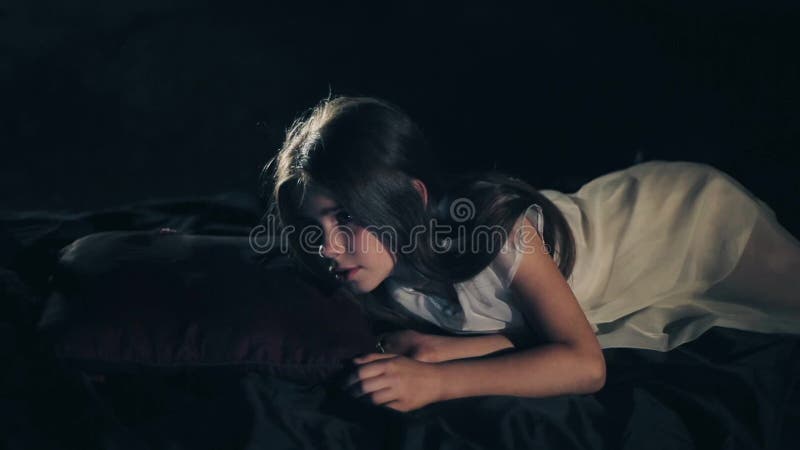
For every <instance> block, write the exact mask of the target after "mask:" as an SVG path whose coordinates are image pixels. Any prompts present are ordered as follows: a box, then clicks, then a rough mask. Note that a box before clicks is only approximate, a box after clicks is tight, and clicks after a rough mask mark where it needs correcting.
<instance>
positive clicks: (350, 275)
mask: <svg viewBox="0 0 800 450" xmlns="http://www.w3.org/2000/svg"><path fill="white" fill-rule="evenodd" d="M359 270H361V268H360V267H353V268H352V269H349V270H343V271H342V276H343V277H344V279H345V280H347V281H350V280H352V279H353V276H354V275H355V274H357V273H358V271H359Z"/></svg>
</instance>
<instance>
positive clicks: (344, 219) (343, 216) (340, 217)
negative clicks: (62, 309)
mask: <svg viewBox="0 0 800 450" xmlns="http://www.w3.org/2000/svg"><path fill="white" fill-rule="evenodd" d="M352 221H353V217H352V216H351V215H350V214H347V212H345V211H339V212H338V213H336V222H337V223H339V224H340V225H347V224H348V223H350V222H352Z"/></svg>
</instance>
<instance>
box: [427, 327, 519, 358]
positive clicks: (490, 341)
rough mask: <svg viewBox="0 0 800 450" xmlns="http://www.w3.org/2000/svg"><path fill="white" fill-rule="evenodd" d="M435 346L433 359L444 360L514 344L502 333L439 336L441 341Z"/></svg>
mask: <svg viewBox="0 0 800 450" xmlns="http://www.w3.org/2000/svg"><path fill="white" fill-rule="evenodd" d="M434 348H435V350H434V351H433V360H434V361H435V362H443V361H449V360H453V359H463V358H474V357H478V356H484V355H488V354H490V353H494V352H497V351H500V350H503V349H507V348H514V344H513V343H512V342H511V341H510V340H509V339H508V338H507V337H505V336H503V335H502V334H488V335H483V336H439V342H438V343H437V345H435V346H434Z"/></svg>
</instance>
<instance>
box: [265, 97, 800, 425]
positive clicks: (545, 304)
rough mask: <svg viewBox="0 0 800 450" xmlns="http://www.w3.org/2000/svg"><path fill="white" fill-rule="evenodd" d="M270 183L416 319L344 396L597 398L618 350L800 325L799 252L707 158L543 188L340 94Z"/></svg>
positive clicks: (305, 242) (317, 252)
mask: <svg viewBox="0 0 800 450" xmlns="http://www.w3.org/2000/svg"><path fill="white" fill-rule="evenodd" d="M265 175H267V176H268V180H267V184H266V186H267V188H268V192H269V195H270V199H271V201H270V208H269V210H268V211H267V214H268V215H275V216H277V219H278V224H279V226H281V227H284V228H282V229H284V230H286V229H289V228H290V227H294V228H293V230H295V231H296V232H297V233H295V234H292V235H291V239H290V241H289V242H290V244H291V251H292V254H293V256H294V257H295V258H297V261H299V262H300V263H301V265H302V266H303V267H305V268H307V269H309V270H312V271H315V272H321V273H325V274H327V275H328V276H331V278H335V279H336V280H338V281H339V282H340V283H341V284H342V288H343V289H345V290H346V291H347V292H348V293H350V294H352V295H353V296H354V298H355V299H357V300H358V301H359V302H360V303H359V304H361V305H362V306H363V307H364V309H365V311H366V312H368V313H369V314H370V316H371V317H376V318H378V319H381V320H387V321H392V322H395V323H397V324H398V325H399V326H400V328H408V329H403V330H400V331H395V332H392V333H386V334H384V335H383V337H382V339H381V340H379V342H378V344H377V348H378V351H376V352H375V353H371V354H368V355H365V356H363V357H359V358H355V359H354V362H355V363H356V364H357V365H358V366H357V369H356V370H355V371H354V372H353V374H352V375H351V376H350V377H349V379H348V380H347V382H346V383H345V388H346V389H347V390H348V392H350V393H351V394H353V395H355V396H357V397H362V398H364V399H368V400H369V401H370V402H372V403H374V404H376V405H384V406H387V407H389V408H393V409H396V410H400V411H409V410H413V409H417V408H420V407H422V406H425V405H427V404H430V403H433V402H437V401H441V400H445V399H452V398H457V397H467V396H476V395H516V396H526V397H539V396H551V395H559V394H568V393H592V392H595V391H597V390H599V389H601V388H602V386H603V385H604V382H605V361H604V358H603V353H602V349H603V348H611V347H632V348H643V349H653V350H659V351H667V350H670V349H672V348H674V347H676V346H678V345H680V344H682V343H685V342H688V341H690V340H693V339H695V338H697V337H698V336H700V335H701V334H702V333H703V332H704V331H706V330H708V329H709V328H710V327H712V326H715V325H718V326H724V327H732V328H738V329H743V330H751V331H759V332H777V333H781V332H786V333H800V313H799V312H798V311H799V310H800V306H799V303H798V300H799V299H798V298H797V297H798V296H797V290H796V289H795V287H794V286H793V285H790V281H793V280H792V275H797V274H798V273H800V243H798V241H797V239H795V238H794V237H793V236H791V235H790V234H789V233H788V232H787V231H786V230H785V229H784V228H783V227H782V226H781V225H780V224H779V223H778V222H777V220H776V219H775V216H774V213H773V212H772V211H771V210H770V209H769V207H768V206H767V205H765V204H764V203H762V202H761V201H760V200H758V199H757V198H755V197H754V196H753V195H752V194H751V193H749V192H748V191H747V190H746V189H745V188H743V187H742V186H741V185H740V184H739V183H738V182H736V181H735V180H733V179H732V178H731V177H729V176H728V175H726V174H724V173H722V172H720V171H719V170H716V169H714V168H712V167H710V166H707V165H703V164H697V163H690V162H664V161H651V162H647V163H643V164H638V165H634V166H632V167H630V168H627V169H624V170H620V171H616V172H613V173H610V174H607V175H604V176H601V177H599V178H597V179H594V180H592V181H591V182H589V183H587V184H585V185H584V186H583V187H582V188H581V189H580V190H578V191H577V192H576V193H574V194H564V193H561V192H558V191H554V190H542V191H537V190H536V189H534V188H533V187H531V186H530V185H528V184H527V183H525V182H524V181H522V180H520V179H517V178H514V177H511V176H507V175H503V174H501V173H497V172H494V171H490V172H484V173H468V174H450V173H445V171H444V170H443V169H442V167H441V166H440V164H439V163H438V161H437V160H436V157H435V153H434V152H433V151H432V149H431V146H430V145H429V142H428V141H427V140H426V139H425V137H424V135H423V133H422V132H421V130H420V128H419V127H418V126H417V125H416V124H415V123H414V122H413V121H412V120H410V118H409V117H408V116H407V115H406V114H404V113H403V112H402V111H401V110H400V109H399V108H398V107H396V106H395V105H392V104H390V103H388V102H386V101H382V100H379V99H375V98H367V97H344V96H340V97H336V98H328V99H325V100H323V101H322V102H321V103H320V104H318V105H317V106H316V107H314V108H312V109H311V110H309V111H308V112H307V113H306V114H305V115H304V116H303V117H300V118H299V119H298V120H296V121H295V123H294V124H293V125H292V126H291V127H290V129H289V130H288V132H287V136H286V140H285V142H284V144H283V146H282V148H281V149H280V151H279V152H278V154H277V155H276V156H275V157H274V158H273V159H272V160H271V161H270V163H269V164H268V165H267V166H266V169H265ZM308 230H317V231H318V233H316V235H314V233H309V232H308ZM425 324H427V325H428V328H425ZM419 330H422V331H425V332H420V331H419ZM446 334H449V335H446ZM500 350H504V351H502V352H500ZM489 354H491V356H487V355H489ZM480 356H486V357H482V358H479V357H480Z"/></svg>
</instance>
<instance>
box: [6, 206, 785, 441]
mask: <svg viewBox="0 0 800 450" xmlns="http://www.w3.org/2000/svg"><path fill="white" fill-rule="evenodd" d="M260 211H261V207H260V205H259V202H258V200H257V198H255V197H253V196H250V195H248V194H243V193H235V192H234V193H225V194H220V195H215V196H205V197H193V198H172V199H157V200H150V201H143V202H137V203H133V204H128V205H123V206H119V207H115V208H109V209H104V210H97V211H84V212H80V213H72V212H59V211H5V212H3V213H2V214H1V215H0V248H2V253H0V258H1V259H0V336H1V337H2V339H0V356H2V361H3V363H2V367H3V370H2V385H0V389H2V390H1V391H0V392H1V394H0V417H2V420H0V446H2V447H3V448H9V449H33V448H76V449H94V448H102V449H112V448H113V449H150V448H154V449H205V448H208V449H256V448H270V449H279V448H308V449H312V448H314V449H316V448H325V449H370V450H372V449H378V448H387V449H412V448H413V449H418V448H431V449H433V448H436V449H450V448H469V449H491V450H496V449H506V448H508V449H511V448H515V449H519V448H530V449H532V448H540V449H551V448H552V449H558V450H566V449H614V450H621V449H651V448H652V449H673V448H674V449H693V448H696V449H704V450H705V449H792V448H796V443H797V442H800V430H799V429H800V427H798V425H800V392H798V390H799V389H798V380H800V336H794V335H780V334H772V335H767V334H759V333H752V332H744V331H738V330H733V329H726V328H720V327H715V328H712V329H711V330H710V331H708V332H706V333H705V334H704V335H702V336H701V337H700V338H699V339H697V340H695V341H693V342H690V343H688V344H685V345H682V346H680V347H678V348H676V349H674V350H672V351H670V352H666V353H659V352H654V351H649V350H637V349H622V348H612V349H606V350H604V353H605V357H606V361H607V366H608V373H607V382H606V385H605V387H604V388H603V389H602V390H601V391H599V392H597V393H595V394H592V395H564V396H558V397H548V398H538V399H534V398H515V397H506V396H483V397H473V398H463V399H456V400H450V401H446V402H441V403H437V404H432V405H429V406H427V407H425V408H422V409H419V410H416V411H413V412H410V413H400V412H397V411H394V410H391V409H388V408H383V407H376V406H373V405H370V404H368V403H366V402H364V401H359V400H356V399H353V398H350V397H348V396H346V395H345V394H344V393H343V392H342V391H340V390H339V389H338V387H337V383H336V381H337V379H338V377H339V376H340V374H342V373H345V372H346V371H347V363H346V360H347V358H348V357H349V356H355V355H356V354H358V353H362V352H365V351H369V350H370V348H371V345H372V344H373V343H374V340H373V339H374V334H375V329H374V328H370V324H369V322H368V321H365V320H363V318H362V317H360V316H359V310H358V308H357V307H355V306H354V305H349V304H348V303H347V302H346V301H345V300H343V299H340V298H333V297H331V294H330V292H331V291H330V290H329V287H328V286H325V285H315V284H314V283H313V282H312V281H311V280H308V279H306V278H303V277H302V276H301V274H297V273H295V272H294V271H293V269H292V268H291V264H288V261H287V260H285V259H282V258H281V257H280V256H270V257H269V258H264V254H262V255H260V256H259V257H258V258H255V259H254V260H253V261H254V262H256V261H257V265H255V266H253V267H254V269H253V270H254V271H253V272H249V271H248V270H249V269H246V270H235V271H234V270H232V268H231V267H232V266H231V264H228V263H225V261H228V260H232V259H230V258H241V256H242V251H241V249H242V248H244V247H242V245H243V243H244V242H249V240H248V236H249V234H250V233H251V231H252V229H253V227H254V226H255V225H256V224H257V223H258V221H259V217H260ZM163 228H170V229H174V230H177V232H178V233H176V234H179V235H180V236H181V237H180V239H187V237H188V239H190V240H191V239H195V238H194V237H201V239H200V240H201V241H202V242H211V243H213V246H211V247H208V248H207V249H206V250H208V251H207V252H206V253H202V252H193V253H190V254H180V255H182V256H180V255H179V257H174V258H173V257H170V258H162V259H161V260H159V261H158V264H160V265H157V266H158V267H159V268H160V269H158V270H152V271H149V270H145V271H140V272H136V274H137V275H136V276H137V277H139V278H138V279H134V278H132V276H131V275H130V274H131V272H130V271H126V270H127V269H126V270H121V271H120V270H116V269H113V268H110V267H108V266H102V267H103V270H104V271H103V272H102V274H101V275H98V276H97V279H96V280H95V281H92V282H91V283H90V284H95V285H97V286H101V285H102V286H101V287H98V288H96V289H97V290H96V291H92V292H91V293H89V294H87V292H88V291H86V289H87V288H86V284H87V283H88V282H87V281H86V280H85V279H83V278H81V277H80V276H81V273H83V272H81V270H84V269H82V266H80V264H78V263H74V261H79V260H80V258H73V259H72V260H70V258H69V257H70V255H72V256H74V250H75V245H73V244H74V243H75V242H76V241H78V240H80V239H87V238H90V239H94V240H95V242H100V241H98V240H102V239H103V238H104V237H109V236H110V237H114V238H115V239H116V238H119V236H124V237H125V239H127V241H125V242H126V245H131V246H133V247H136V246H137V245H139V246H140V247H136V248H142V247H141V245H142V242H144V243H146V244H147V245H150V244H152V242H155V240H156V239H162V240H163V239H178V237H175V236H172V235H171V234H170V233H167V234H169V235H170V236H167V237H164V236H163V234H164V233H163V231H162V229H163ZM84 242H86V241H84ZM237 245H238V247H236V246H237ZM133 247H132V248H133ZM84 248H85V247H84ZM220 249H234V250H231V251H230V252H228V253H225V251H227V250H223V251H222V253H225V254H224V255H222V256H220V253H219V252H220V251H221V250H220ZM236 249H238V250H236ZM117 250H118V249H117ZM175 251H178V252H179V250H175ZM204 251H205V250H204ZM114 254H120V252H118V251H116V250H115V251H110V253H108V254H106V255H105V257H106V258H108V257H109V255H114ZM171 254H173V255H174V254H175V253H171ZM138 255H139V256H140V258H139V259H140V260H141V259H142V258H144V259H147V258H148V257H149V256H148V255H146V254H145V255H144V256H142V254H141V253H139V254H138ZM225 255H227V256H225ZM270 255H272V254H270ZM93 257H94V261H100V260H103V259H102V258H101V257H100V256H98V255H94V256H93ZM226 258H228V259H226ZM84 259H85V257H84ZM69 261H73V263H72V264H70V263H69ZM198 261H199V262H198ZM214 265H216V266H214ZM212 266H214V267H216V268H215V269H213V270H218V271H226V270H227V271H228V272H226V273H230V278H225V277H223V278H225V279H215V280H213V284H211V285H209V284H204V283H205V282H207V281H208V278H209V277H207V276H206V277H205V278H204V276H203V275H202V274H204V273H207V272H204V271H207V270H212V269H210V267H212ZM112 269H113V270H112ZM93 270H95V271H96V269H93ZM260 270H270V271H272V272H270V273H271V274H273V276H271V278H269V279H270V280H271V281H269V282H264V283H261V282H256V281H252V280H254V279H260V278H259V277H258V276H254V275H257V274H258V273H261V272H258V271H260ZM165 273H167V274H172V275H170V276H167V275H164V278H163V279H161V278H159V277H161V276H162V274H165ZM176 274H177V275H176ZM198 274H200V275H198ZM275 274H278V275H275ZM95 275H97V273H95ZM175 276H179V278H180V279H181V280H183V281H182V283H183V284H178V285H170V284H169V283H171V282H172V281H170V280H174V279H175ZM204 280H205V281H204ZM248 280H249V281H248ZM193 283H194V284H193ZM226 285H230V286H237V289H238V291H237V290H231V291H227V290H223V289H222V288H221V286H226ZM187 286H189V287H192V286H194V288H193V289H190V290H189V291H187ZM209 286H213V287H209ZM109 289H112V291H109ZM113 289H117V291H113ZM148 289H149V290H148ZM154 289H156V290H154ZM98 292H103V293H104V294H103V295H104V297H103V300H102V301H94V302H93V301H88V300H86V299H87V298H90V297H92V296H94V297H92V298H95V300H96V298H98V296H100V294H98ZM108 292H120V295H119V298H109V297H108V294H107V293H108ZM153 292H158V293H159V294H153ZM164 292H172V293H176V292H179V293H180V295H181V296H182V297H181V299H180V300H176V299H175V298H176V297H175V296H174V295H172V294H170V295H172V296H171V297H169V296H166V294H163V293H164ZM187 292H190V293H189V294H187ZM253 292H256V294H253ZM162 295H164V296H166V297H169V298H167V300H164V298H165V297H162ZM154 296H155V297H157V298H155V297H154ZM221 297H224V299H220V298H221ZM187 298H188V299H191V301H190V302H189V301H188V300H186V299H187ZM278 298H280V299H281V301H280V302H277V301H276V300H275V299H278ZM76 299H78V300H76ZM187 302H189V303H187ZM65 303H66V304H70V305H71V307H70V308H66V307H65V306H64V305H65ZM123 303H124V305H123ZM278 303H279V304H280V305H282V306H280V307H279V306H275V305H276V304H278ZM120 305H123V306H120ZM265 305H267V306H265ZM310 305H314V308H310ZM223 306H224V308H223ZM126 308H127V309H126ZM254 308H255V309H254ZM264 308H267V309H264ZM276 308H278V309H276ZM280 308H283V309H280ZM310 309H313V310H314V311H318V312H317V313H316V315H313V314H312V315H311V316H309V314H307V311H309V310H310ZM188 310H191V314H193V315H191V320H188V322H187V316H186V314H189V313H187V311H188ZM221 311H224V312H221ZM332 317H333V318H334V319H335V320H331V318H332ZM304 320H305V321H307V322H304ZM176 324H178V325H179V326H178V325H176ZM187 324H188V325H187ZM176 327H177V328H176ZM176 329H180V330H181V332H180V333H177V332H175V330H176ZM176 333H177V334H176ZM531 376H535V374H531Z"/></svg>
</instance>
